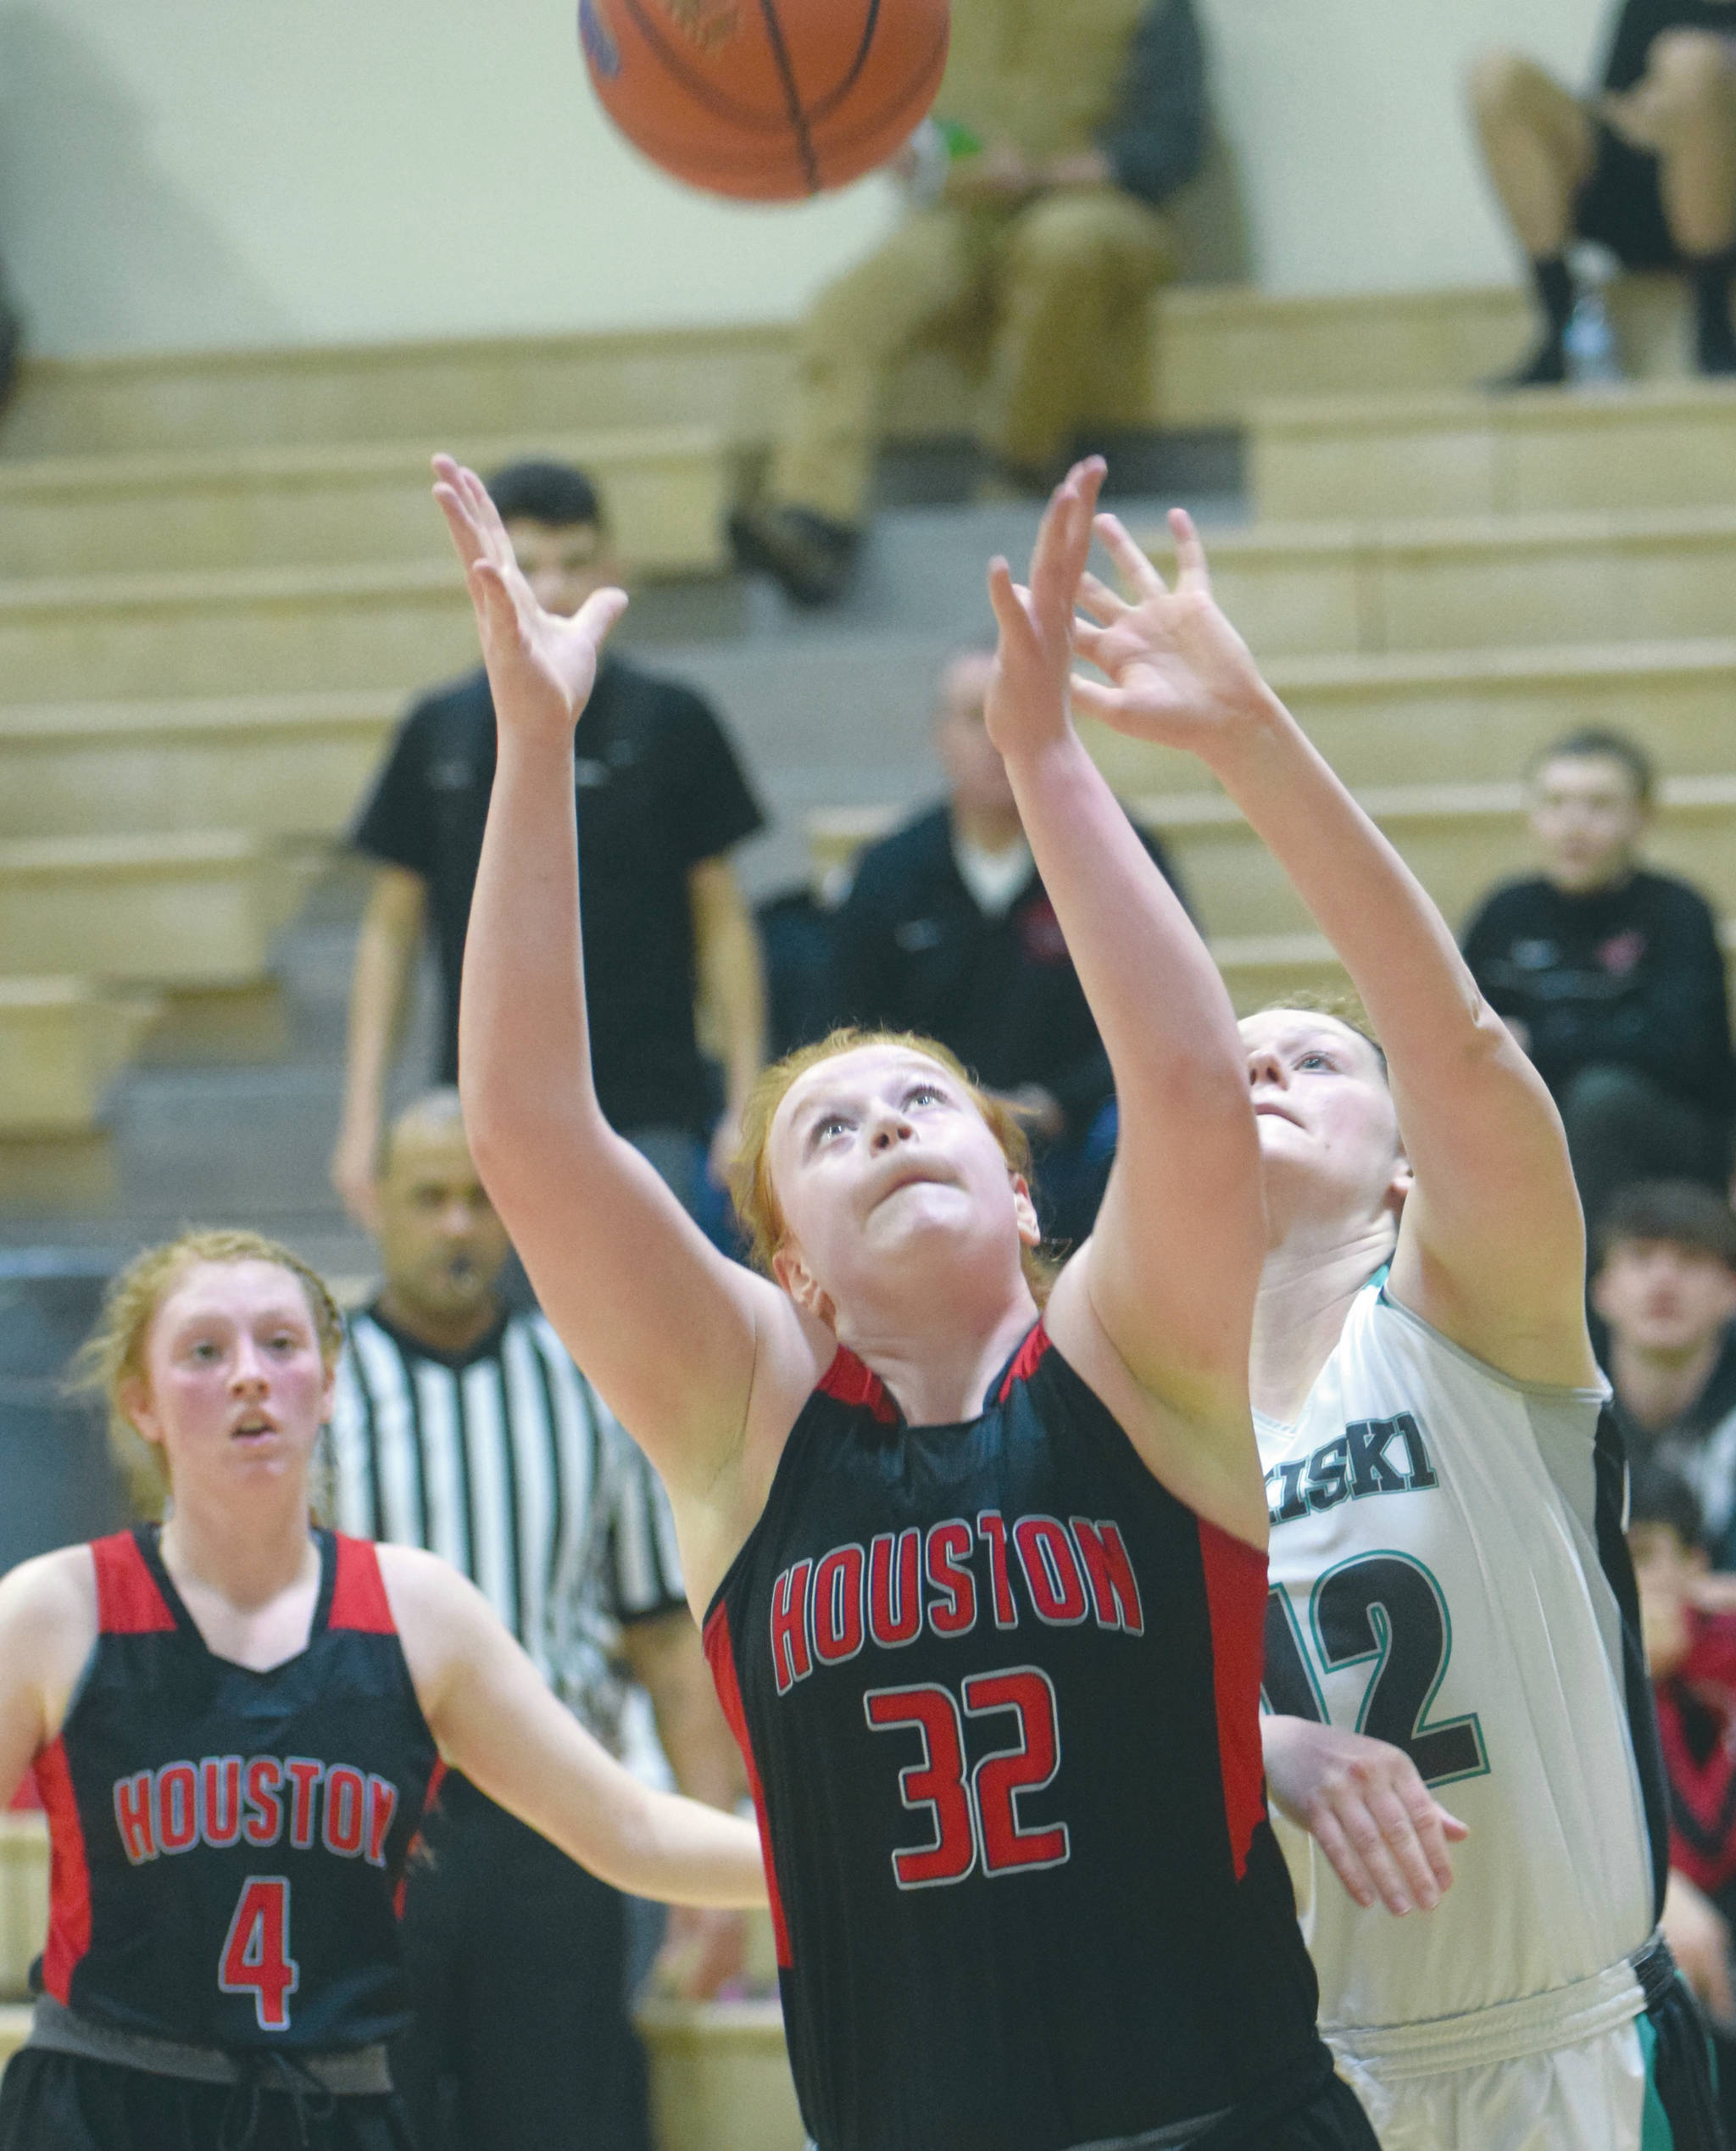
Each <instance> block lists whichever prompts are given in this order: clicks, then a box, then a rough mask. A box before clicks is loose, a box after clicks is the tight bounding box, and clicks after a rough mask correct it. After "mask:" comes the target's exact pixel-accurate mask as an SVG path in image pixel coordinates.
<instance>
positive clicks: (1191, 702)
mask: <svg viewBox="0 0 1736 2151" xmlns="http://www.w3.org/2000/svg"><path fill="white" fill-rule="evenodd" d="M1170 521H1171V529H1172V531H1173V532H1174V534H1175V538H1176V543H1177V559H1178V562H1179V566H1180V574H1179V577H1178V579H1177V587H1176V589H1175V591H1174V593H1170V592H1168V591H1166V588H1165V587H1164V585H1163V582H1162V581H1161V579H1160V577H1159V576H1158V574H1157V571H1156V570H1155V568H1154V567H1153V566H1151V564H1150V562H1149V560H1147V559H1146V558H1145V556H1144V554H1143V553H1141V552H1140V550H1139V549H1138V546H1136V545H1135V544H1134V543H1133V542H1132V538H1129V537H1128V535H1127V532H1126V531H1125V530H1123V529H1122V527H1121V524H1120V523H1119V522H1117V521H1116V519H1115V518H1114V517H1113V516H1108V515H1105V516H1103V517H1101V518H1099V531H1100V533H1101V535H1102V537H1103V539H1104V543H1105V544H1106V546H1107V547H1108V549H1109V550H1110V554H1111V555H1112V557H1113V558H1114V560H1116V565H1117V566H1118V567H1119V568H1120V570H1121V574H1122V577H1123V578H1124V580H1125V582H1126V585H1127V593H1128V595H1127V598H1125V599H1123V598H1121V597H1119V596H1117V595H1116V593H1115V592H1113V591H1111V590H1110V589H1108V588H1105V587H1104V585H1103V584H1102V583H1100V582H1097V581H1096V580H1095V579H1094V578H1092V577H1088V578H1087V579H1086V582H1085V583H1084V585H1083V586H1082V596H1083V599H1084V603H1085V605H1086V608H1087V610H1088V611H1089V612H1090V613H1091V614H1092V615H1093V616H1094V621H1095V625H1093V626H1088V627H1085V626H1082V627H1081V628H1080V629H1079V631H1078V637H1077V639H1078V647H1079V650H1080V653H1081V655H1082V656H1084V657H1086V658H1088V660H1090V662H1091V663H1092V664H1093V665H1095V666H1097V667H1098V668H1099V671H1102V672H1103V673H1104V675H1105V676H1106V677H1107V680H1108V684H1107V685H1102V684H1099V683H1094V682H1089V681H1083V680H1082V681H1078V682H1077V683H1075V687H1074V698H1075V700H1076V701H1077V704H1078V705H1079V707H1080V708H1081V709H1082V710H1088V711H1089V712H1091V714H1093V716H1099V717H1101V718H1102V719H1103V720H1104V722H1106V723H1109V724H1111V725H1113V726H1115V727H1116V728H1117V729H1118V730H1120V731H1123V732H1127V733H1132V734H1133V735H1134V736H1136V737H1138V738H1147V739H1155V740H1160V741H1161V742H1163V743H1164V744H1166V745H1169V746H1175V747H1182V748H1185V749H1188V750H1190V751H1192V752H1193V753H1194V754H1197V755H1199V757H1200V758H1201V760H1202V761H1205V764H1206V765H1207V766H1208V767H1209V768H1210V770H1211V771H1212V772H1213V773H1214V775H1216V777H1217V778H1218V780H1219V782H1220V783H1221V784H1222V785H1223V788H1224V789H1225V790H1226V791H1227V793H1228V794H1229V795H1230V797H1231V798H1232V800H1234V801H1235V803H1236V805H1238V807H1239V808H1240V809H1241V810H1242V811H1243V813H1244V815H1245V816H1247V817H1248V821H1249V823H1250V825H1251V826H1252V828H1254V830H1255V833H1256V834H1257V835H1258V836H1259V837H1260V839H1261V840H1262V841H1263V842H1264V843H1265V844H1266V846H1267V848H1268V849H1269V850H1271V853H1272V855H1273V856H1274V857H1275V858H1276V859H1277V861H1278V863H1279V865H1280V866H1281V867H1283V869H1284V872H1286V874H1287V875H1288V877H1289V879H1290V882H1291V883H1292V885H1293V886H1294V889H1295V890H1296V892H1297V894H1299V896H1300V897H1301V899H1302V900H1303V902H1304V903H1305V905H1306V906H1307V907H1308V909H1309V911H1310V912H1311V913H1312V914H1313V916H1314V917H1315V919H1316V921H1317V922H1318V923H1319V925H1320V927H1321V931H1322V932H1323V933H1325V934H1326V937H1327V939H1328V940H1329V941H1330V942H1331V943H1332V945H1333V948H1334V949H1335V950H1337V952H1338V956H1339V957H1340V958H1341V959H1342V961H1343V962H1344V968H1345V969H1346V971H1348V972H1349V974H1350V978H1351V982H1352V984H1354V985H1355V988H1356V990H1357V992H1358V993H1359V994H1360V995H1361V996H1362V1000H1363V1002H1364V1004H1365V1006H1366V1008H1367V1010H1368V1012H1369V1015H1370V1017H1371V1018H1372V1021H1373V1023H1374V1025H1375V1028H1376V1029H1377V1032H1378V1033H1379V1035H1380V1039H1381V1043H1382V1045H1383V1048H1384V1050H1385V1052H1386V1056H1387V1061H1388V1067H1389V1069H1390V1072H1391V1076H1392V1084H1393V1093H1394V1101H1395V1103H1396V1105H1397V1107H1398V1112H1399V1124H1400V1125H1401V1127H1402V1128H1403V1129H1404V1131H1405V1145H1406V1150H1407V1152H1408V1156H1409V1159H1410V1162H1411V1168H1412V1170H1413V1172H1414V1173H1415V1175H1416V1181H1415V1185H1414V1188H1413V1190H1412V1192H1411V1195H1410V1197H1409V1199H1408V1200H1407V1201H1406V1203H1405V1213H1404V1221H1403V1223H1402V1226H1401V1228H1400V1231H1399V1245H1398V1251H1397V1254H1396V1256H1395V1257H1394V1264H1393V1273H1392V1290H1393V1291H1394V1295H1395V1296H1397V1297H1398V1298H1399V1299H1400V1300H1401V1301H1404V1303H1405V1305H1406V1306H1408V1307H1412V1308H1413V1309H1415V1311H1416V1312H1417V1313H1419V1314H1421V1315H1422V1317H1423V1318H1424V1319H1425V1320H1426V1321H1427V1322H1429V1323H1432V1324H1433V1326H1434V1327H1435V1328H1436V1329H1439V1330H1441V1331H1442V1332H1443V1333H1444V1335H1447V1336H1449V1337H1450V1338H1452V1339H1453V1340H1455V1342H1456V1343H1458V1344H1460V1345H1462V1346H1464V1347H1465V1348H1466V1350H1467V1351H1472V1352H1474V1353H1475V1354H1476V1355H1477V1357H1479V1358H1481V1359H1483V1360H1485V1361H1487V1362H1489V1363H1490V1364H1491V1365H1493V1366H1494V1367H1497V1368H1500V1369H1501V1370H1502V1371H1503V1372H1504V1373H1506V1374H1511V1375H1512V1376H1513V1377H1514V1378H1515V1379H1521V1380H1527V1381H1537V1382H1551V1383H1563V1384H1583V1383H1589V1382H1591V1381H1593V1380H1594V1379H1595V1374H1596V1370H1595V1367H1594V1362H1593V1359H1592V1356H1591V1346H1590V1342H1589V1338H1588V1337H1587V1335H1586V1329H1585V1318H1584V1310H1583V1277H1584V1229H1583V1224H1582V1223H1581V1219H1580V1213H1579V1201H1578V1196H1577V1193H1576V1192H1575V1190H1574V1185H1573V1179H1572V1172H1571V1170H1570V1168H1569V1166H1568V1162H1567V1151H1566V1142H1565V1140H1564V1139H1563V1136H1562V1134H1561V1121H1560V1119H1559V1117H1558V1116H1557V1114H1556V1112H1555V1106H1554V1104H1553V1103H1552V1101H1550V1095H1549V1093H1548V1091H1547V1090H1546V1089H1544V1085H1543V1083H1542V1080H1541V1079H1540V1078H1539V1077H1538V1074H1537V1072H1536V1070H1535V1069H1534V1068H1533V1067H1532V1066H1531V1064H1530V1062H1528V1061H1527V1059H1526V1057H1525V1056H1524V1054H1523V1053H1522V1052H1521V1050H1519V1048H1518V1046H1517V1045H1516V1044H1515V1042H1514V1040H1513V1039H1512V1037H1511V1034H1510V1033H1509V1032H1508V1030H1507V1028H1506V1026H1505V1023H1502V1022H1501V1020H1500V1017H1498V1016H1496V1014H1495V1013H1494V1011H1493V1010H1492V1009H1491V1008H1490V1007H1489V1006H1488V1003H1487V1002H1486V1001H1485V1000H1483V996H1482V995H1481V994H1480V993H1479V992H1478V990H1477V984H1476V982H1475V981H1474V980H1473V979H1472V976H1471V973H1470V972H1469V970H1468V969H1467V968H1466V964H1465V962H1464V960H1463V958H1462V957H1461V956H1460V954H1459V951H1458V949H1457V948H1456V947H1455V945H1454V941H1453V937H1452V935H1451V933H1449V931H1448V929H1447V926H1446V922H1445V921H1444V919H1443V918H1442V917H1441V915H1440V913H1439V911H1437V910H1436V908H1435V906H1434V905H1433V902H1432V901H1431V900H1430V899H1429V897H1428V895H1427V894H1426V892H1425V891H1424V890H1423V889H1422V886H1421V884H1420V883H1418V882H1417V880H1416V877H1415V875H1413V874H1412V873H1411V871H1410V869H1409V868H1408V867H1406V866H1405V862H1404V861H1403V860H1401V859H1400V858H1399V855H1398V853H1397V852H1396V851H1394V849H1393V847H1392V845H1391V844H1388V842H1387V840H1386V839H1385V838H1384V837H1383V835H1382V834H1381V833H1380V831H1379V830H1378V829H1377V828H1375V826H1374V824H1373V823H1372V822H1371V821H1370V820H1369V818H1368V816H1366V814H1365V813H1364V812H1363V811H1362V810H1361V808H1360V807H1359V806H1358V805H1356V803H1355V800H1353V799H1352V798H1351V797H1350V794H1349V792H1347V791H1346V790H1345V789H1344V785H1343V784H1341V783H1339V781H1338V777H1336V776H1334V774H1333V772H1332V770H1331V769H1330V768H1329V767H1328V766H1327V764H1326V762H1325V761H1323V760H1322V759H1321V756H1320V755H1318V754H1317V753H1316V751H1315V750H1314V748H1313V747H1312V745H1310V743H1309V741H1308V739H1307V738H1306V737H1305V735H1304V733H1303V732H1302V730H1301V727H1299V725H1298V724H1297V722H1296V721H1295V719H1294V717H1292V716H1291V715H1290V713H1289V711H1288V710H1286V709H1285V708H1284V706H1283V704H1282V703H1281V702H1280V701H1279V700H1278V699H1277V696H1276V695H1275V694H1273V693H1272V692H1271V688H1269V687H1267V685H1266V682H1265V681H1264V680H1263V679H1262V678H1261V677H1260V672H1259V670H1258V668H1257V666H1255V662H1254V660H1253V658H1252V657H1251V656H1250V655H1249V651H1248V648H1247V645H1246V644H1244V642H1243V640H1242V638H1241V637H1240V636H1239V635H1238V633H1237V632H1236V631H1235V629H1234V628H1233V627H1232V626H1231V625H1230V623H1229V621H1227V619H1226V618H1225V617H1224V616H1223V614H1222V613H1221V611H1220V610H1218V607H1217V605H1216V602H1215V600H1214V599H1213V598H1212V594H1211V588H1210V581H1209V579H1208V577H1207V572H1206V564H1205V549H1204V548H1203V547H1202V546H1201V544H1200V542H1199V535H1198V533H1197V532H1195V530H1194V526H1193V524H1192V522H1191V521H1189V520H1188V517H1187V516H1186V515H1183V514H1182V513H1181V512H1180V511H1179V510H1177V512H1176V513H1174V514H1173V515H1171V518H1170Z"/></svg>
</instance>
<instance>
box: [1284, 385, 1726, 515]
mask: <svg viewBox="0 0 1736 2151" xmlns="http://www.w3.org/2000/svg"><path fill="white" fill-rule="evenodd" d="M1248 454H1249V483H1250V487H1251V489H1252V494H1253V499H1254V504H1255V508H1256V510H1257V512H1258V513H1259V514H1260V515H1264V516H1270V517H1273V518H1276V519H1277V520H1279V521H1283V520H1284V519H1286V518H1290V517H1295V518H1302V517H1311V516H1324V515H1354V516H1380V515H1391V514H1393V513H1394V511H1400V512H1402V513H1404V514H1405V515H1529V514H1534V513H1538V512H1540V511H1542V512H1547V511H1551V510H1562V509H1574V508H1592V509H1612V508H1621V509H1643V508H1663V509H1674V508H1692V507H1708V508H1711V507H1724V506H1728V504H1730V503H1731V502H1732V501H1736V382H1711V381H1680V382H1631V383H1627V384H1623V385H1622V386H1619V387H1608V388H1599V389H1595V390H1592V389H1535V390H1532V391H1529V392H1527V393H1526V394H1524V395H1511V396H1487V395H1434V396H1422V397H1418V396H1406V397H1398V398H1390V399H1388V398H1370V397H1367V396H1348V395H1347V396H1333V397H1328V398H1311V399H1309V400H1307V401H1297V402H1282V403H1270V404H1257V405H1256V406H1255V410H1254V412H1253V415H1252V418H1251V421H1250V426H1249V443H1248Z"/></svg>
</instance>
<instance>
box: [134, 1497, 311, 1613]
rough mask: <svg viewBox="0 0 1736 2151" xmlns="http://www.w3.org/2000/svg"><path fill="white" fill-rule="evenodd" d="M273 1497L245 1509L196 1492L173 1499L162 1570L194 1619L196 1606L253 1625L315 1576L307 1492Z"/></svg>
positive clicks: (251, 1502) (251, 1499) (252, 1499)
mask: <svg viewBox="0 0 1736 2151" xmlns="http://www.w3.org/2000/svg"><path fill="white" fill-rule="evenodd" d="M273 1492H274V1494H275V1496H276V1498H275V1499H264V1498H260V1497H259V1495H258V1494H257V1492H255V1493H253V1494H252V1495H250V1496H249V1498H248V1501H247V1502H246V1503H245V1505H243V1504H242V1502H237V1501H235V1500H233V1499H230V1500H225V1499H224V1498H222V1497H221V1496H213V1495H211V1494H209V1493H208V1492H204V1491H201V1490H198V1489H195V1490H193V1491H192V1492H191V1493H189V1494H186V1495H185V1496H183V1495H182V1494H181V1493H180V1492H177V1494H176V1496H175V1501H174V1502H173V1505H172V1507H171V1508H170V1516H169V1520H168V1522H167V1523H165V1524H164V1526H163V1535H162V1541H161V1545H162V1552H163V1563H164V1567H165V1568H166V1569H168V1571H169V1573H170V1576H171V1577H172V1578H173V1579H174V1582H175V1589H176V1590H177V1591H180V1593H181V1597H183V1598H184V1599H186V1600H187V1602H188V1605H189V1609H190V1610H193V1611H194V1612H195V1618H196V1619H197V1618H198V1612H197V1609H196V1608H194V1606H193V1602H194V1600H195V1599H196V1598H197V1599H201V1600H204V1601H208V1602H220V1603H221V1604H223V1605H225V1606H227V1607H230V1608H233V1609H234V1611H235V1613H236V1614H237V1615H239V1616H242V1618H251V1617H253V1616H254V1615H257V1614H259V1613H262V1612H263V1611H264V1610H265V1609H266V1608H269V1607H270V1605H271V1604H272V1603H273V1602H275V1600H277V1599H280V1598H281V1597H283V1595H284V1594H285V1593H286V1592H288V1591H294V1590H295V1588H296V1586H297V1585H298V1584H299V1583H304V1582H305V1581H306V1580H307V1578H308V1576H309V1573H310V1569H311V1571H312V1572H315V1573H316V1572H317V1569H318V1566H319V1552H318V1549H317V1547H316V1546H315V1545H314V1541H313V1539H312V1537H311V1536H310V1535H309V1517H308V1502H307V1491H306V1486H305V1484H304V1483H303V1482H301V1481H299V1480H298V1481H295V1482H292V1483H290V1484H287V1485H284V1486H283V1487H282V1488H281V1489H274V1490H273ZM201 1625H202V1626H203V1625H204V1624H203V1621H201ZM206 1640H207V1641H211V1640H212V1639H211V1638H210V1637H209V1635H208V1636H207V1639H206ZM212 1647H213V1648H216V1647H217V1646H216V1645H215V1643H213V1646H212ZM226 1655H227V1654H226Z"/></svg>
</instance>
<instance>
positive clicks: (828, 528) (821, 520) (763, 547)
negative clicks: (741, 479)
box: [728, 504, 862, 605]
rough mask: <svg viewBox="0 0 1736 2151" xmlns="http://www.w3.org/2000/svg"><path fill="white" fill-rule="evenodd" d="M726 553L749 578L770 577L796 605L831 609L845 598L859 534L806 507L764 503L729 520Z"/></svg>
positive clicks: (736, 511)
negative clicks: (756, 576)
mask: <svg viewBox="0 0 1736 2151" xmlns="http://www.w3.org/2000/svg"><path fill="white" fill-rule="evenodd" d="M728 528H729V542H730V549H731V550H732V552H733V553H734V554H735V556H736V565H737V567H739V568H741V569H743V571H745V572H746V573H748V574H750V575H769V576H770V577H771V578H772V580H773V581H774V582H776V583H778V584H779V585H781V587H782V589H783V591H784V593H785V594H786V595H787V596H788V597H789V598H791V599H793V601H794V602H795V603H796V604H797V605H832V604H833V603H835V602H836V600H837V599H839V598H841V597H842V596H843V593H844V589H845V588H846V586H847V585H848V583H849V579H850V571H851V569H852V568H853V567H854V566H855V560H856V552H857V549H858V547H859V546H860V544H861V542H862V533H861V532H860V530H858V529H856V528H855V527H854V526H853V525H851V524H849V523H835V522H833V521H832V520H831V519H830V517H828V516H826V515H815V513H814V511H813V510H812V509H810V508H779V507H775V506H772V505H771V504H760V506H757V507H753V508H737V510H735V512H734V513H733V514H732V515H731V517H730V519H729V525H728Z"/></svg>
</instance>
